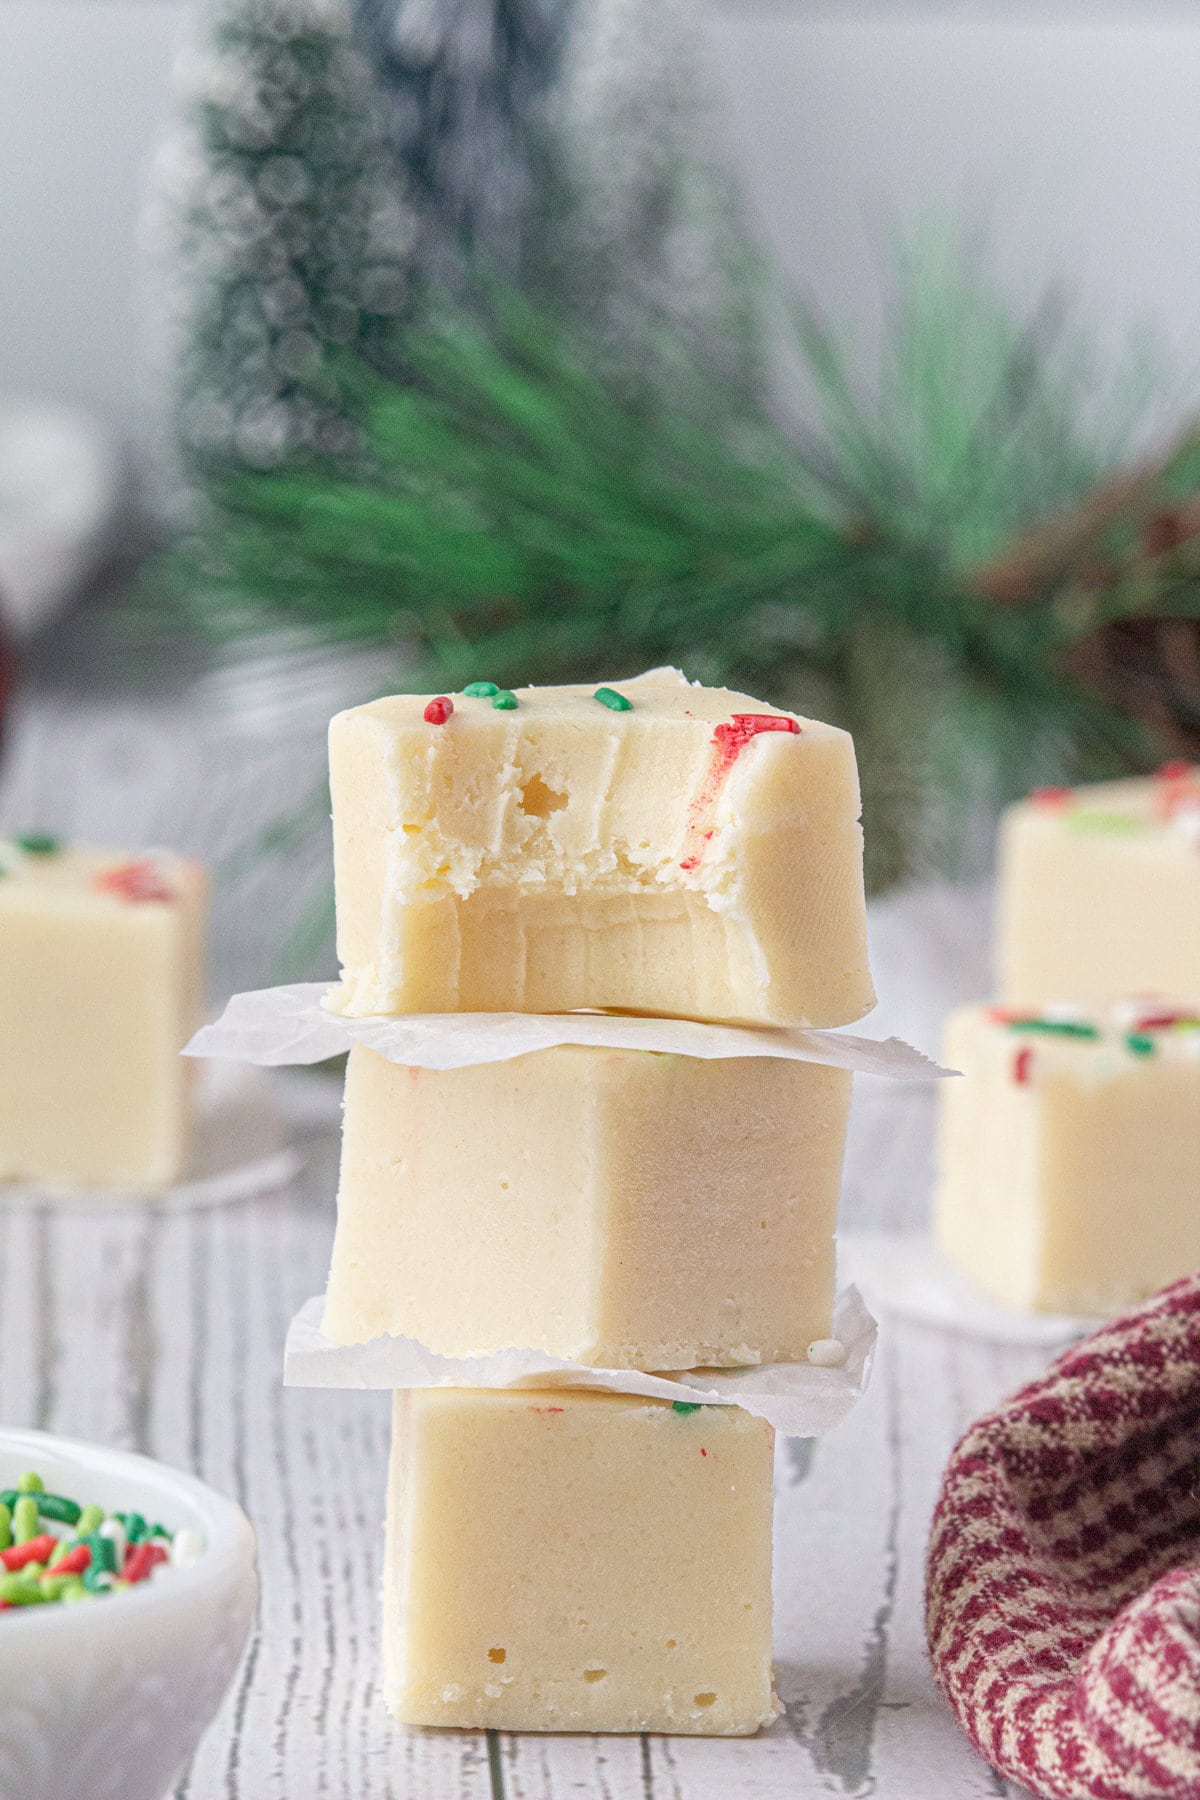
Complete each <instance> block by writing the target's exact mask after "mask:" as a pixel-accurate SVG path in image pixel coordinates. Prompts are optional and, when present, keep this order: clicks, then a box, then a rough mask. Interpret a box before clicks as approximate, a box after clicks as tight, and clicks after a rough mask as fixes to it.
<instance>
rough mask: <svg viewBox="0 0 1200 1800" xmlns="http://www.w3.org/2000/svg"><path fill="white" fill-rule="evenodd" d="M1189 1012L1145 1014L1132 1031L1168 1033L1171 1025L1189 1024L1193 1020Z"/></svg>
mask: <svg viewBox="0 0 1200 1800" xmlns="http://www.w3.org/2000/svg"><path fill="white" fill-rule="evenodd" d="M1195 1016H1196V1015H1195V1014H1194V1013H1190V1012H1156V1013H1146V1014H1144V1015H1143V1017H1142V1018H1140V1019H1139V1020H1138V1021H1137V1023H1136V1024H1135V1025H1134V1027H1133V1029H1134V1031H1168V1030H1169V1029H1170V1028H1171V1026H1172V1025H1180V1024H1183V1023H1188V1024H1190V1023H1191V1021H1192V1020H1193V1019H1194V1018H1195Z"/></svg>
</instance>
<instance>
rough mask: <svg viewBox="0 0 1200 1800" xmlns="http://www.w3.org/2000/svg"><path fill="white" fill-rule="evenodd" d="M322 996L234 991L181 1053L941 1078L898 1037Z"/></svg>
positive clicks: (274, 1059) (458, 1065)
mask: <svg viewBox="0 0 1200 1800" xmlns="http://www.w3.org/2000/svg"><path fill="white" fill-rule="evenodd" d="M329 991H330V988H329V984H328V983H326V982H319V981H315V982H314V981H307V982H298V983H295V984H294V985H292V986H290V987H276V988H260V989H258V990H257V991H256V992H253V993H249V994H235V995H234V996H233V998H232V1000H231V1001H230V1002H229V1004H228V1006H227V1007H226V1008H225V1011H224V1012H223V1013H222V1015H221V1017H220V1018H219V1019H218V1020H217V1021H216V1023H215V1024H213V1025H205V1026H204V1027H203V1029H202V1030H200V1031H198V1032H197V1033H196V1035H195V1037H194V1038H193V1039H192V1041H191V1043H190V1044H189V1045H188V1046H187V1049H186V1051H185V1055H188V1056H228V1057H233V1058H236V1059H237V1060H238V1061H240V1062H250V1063H263V1064H268V1065H278V1064H281V1063H312V1062H322V1061H324V1059H325V1058H326V1057H329V1056H340V1055H342V1054H343V1053H344V1052H345V1051H347V1050H349V1049H350V1048H351V1046H352V1045H354V1044H365V1045H366V1046H367V1048H368V1049H370V1050H376V1051H378V1052H379V1054H380V1055H381V1056H384V1057H386V1058H387V1060H388V1061H389V1062H394V1063H403V1064H406V1065H408V1066H410V1067H415V1068H421V1069H462V1068H466V1067H467V1066H468V1065H470V1064H472V1063H489V1062H507V1061H509V1060H510V1059H511V1058H512V1057H515V1056H528V1055H529V1053H530V1052H531V1051H533V1050H549V1049H551V1048H553V1047H554V1046H555V1045H556V1044H593V1045H600V1046H603V1047H605V1048H608V1049H614V1050H658V1051H666V1052H669V1053H673V1054H675V1055H679V1056H699V1057H709V1058H711V1057H720V1056H783V1057H790V1058H793V1059H794V1060H795V1061H797V1062H814V1063H831V1064H833V1065H834V1066H835V1067H836V1068H840V1069H854V1070H857V1071H858V1072H859V1073H861V1074H866V1075H888V1076H891V1077H892V1078H893V1079H895V1080H899V1081H928V1080H930V1079H932V1078H933V1077H935V1076H940V1075H945V1074H946V1073H948V1071H947V1070H945V1069H940V1068H939V1067H938V1065H937V1064H936V1063H934V1062H931V1061H930V1059H929V1058H928V1057H927V1056H923V1055H922V1054H921V1052H920V1051H919V1050H914V1049H912V1047H911V1046H910V1045H908V1044H905V1043H903V1042H902V1041H901V1039H899V1038H888V1039H886V1040H885V1041H884V1042H882V1043H877V1042H875V1041H874V1040H873V1039H871V1038H861V1037H854V1036H851V1035H850V1034H848V1033H846V1032H841V1031H782V1030H777V1029H773V1028H770V1027H755V1026H741V1025H703V1024H700V1023H699V1022H698V1021H696V1020H692V1019H643V1018H638V1017H634V1016H630V1015H627V1014H614V1013H583V1012H581V1013H410V1014H405V1015H402V1016H395V1017H392V1016H388V1017H382V1016H373V1017H368V1018H357V1019H352V1018H346V1017H344V1016H343V1015H342V1014H341V1013H333V1012H330V1011H329V1010H328V1009H327V1008H326V1007H325V1006H324V1005H323V1004H322V1002H323V1000H324V998H325V996H326V995H327V994H328V993H329Z"/></svg>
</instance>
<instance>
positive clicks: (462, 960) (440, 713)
mask: <svg viewBox="0 0 1200 1800" xmlns="http://www.w3.org/2000/svg"><path fill="white" fill-rule="evenodd" d="M490 687H491V684H490V683H486V682H485V683H474V684H472V688H473V689H479V688H485V689H488V688H490ZM329 761H330V781H331V787H332V794H333V835H334V863H335V872H336V881H337V923H338V954H339V957H340V960H341V963H342V985H341V988H340V990H339V992H338V994H337V995H336V996H335V998H334V1000H333V1004H334V1005H335V1007H337V1008H338V1009H339V1010H341V1011H343V1012H346V1013H356V1014H358V1013H394V1012H404V1013H408V1012H433V1013H438V1012H497V1011H499V1012H505V1011H523V1012H562V1011H570V1010H572V1009H575V1008H578V1007H592V1008H602V1009H614V1010H623V1011H633V1012H644V1013H652V1014H660V1015H669V1014H678V1015H683V1016H695V1017H699V1018H705V1019H714V1020H741V1021H748V1022H758V1023H764V1024H777V1025H816V1026H824V1025H841V1024H846V1023H848V1022H849V1021H850V1020H853V1019H858V1018H860V1017H861V1016H862V1014H863V1013H865V1012H866V1011H867V1010H868V1009H869V1008H870V1007H871V1006H872V1005H873V1004H874V992H873V989H872V987H871V977H870V972H869V969H868V966H867V946H866V928H865V909H864V904H863V881H862V831H861V827H860V825H859V822H858V820H859V810H860V802H859V791H858V775H857V769H856V766H855V760H854V745H853V743H852V741H851V739H850V737H849V736H848V735H847V733H846V732H844V731H839V730H837V729H835V728H834V727H832V726H829V725H822V724H819V723H818V722H817V721H815V720H812V719H800V718H795V717H793V716H792V715H791V714H790V713H784V712H780V711H779V710H778V709H777V708H774V707H768V706H764V705H763V704H762V703H761V702H760V701H757V700H752V699H751V698H750V697H749V696H748V695H746V694H736V693H730V692H729V691H728V690H726V689H724V688H704V687H698V686H691V685H690V684H689V683H688V682H687V681H685V679H684V677H683V676H682V675H681V674H680V673H679V672H678V670H674V669H662V670H655V671H653V672H651V673H650V674H647V675H641V676H638V677H637V678H636V679H635V680H631V681H623V682H618V683H616V684H615V685H614V687H611V688H608V687H601V688H598V689H597V688H595V687H593V686H590V685H588V686H581V687H547V688H520V689H518V690H517V692H516V693H515V694H505V693H494V692H493V693H490V694H489V693H480V692H476V691H472V690H471V689H469V690H467V691H466V692H464V693H462V694H455V695H450V696H442V697H436V696H435V697H434V698H432V699H430V697H428V696H424V695H412V694H407V695H396V696H393V697H392V698H390V699H385V700H376V701H374V702H372V704H370V705H368V706H360V707H355V708H354V709H353V710H351V711H349V712H344V713H340V714H338V716H337V717H336V718H335V719H334V720H333V721H332V723H331V725H330V732H329Z"/></svg>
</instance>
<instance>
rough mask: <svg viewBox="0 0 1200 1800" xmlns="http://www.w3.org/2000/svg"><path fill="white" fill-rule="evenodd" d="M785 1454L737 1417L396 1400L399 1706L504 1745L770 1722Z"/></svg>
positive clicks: (662, 1404)
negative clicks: (775, 1517)
mask: <svg viewBox="0 0 1200 1800" xmlns="http://www.w3.org/2000/svg"><path fill="white" fill-rule="evenodd" d="M773 1439H774V1433H773V1432H772V1430H771V1427H770V1426H769V1425H768V1424H766V1423H765V1421H763V1420H762V1419H757V1418H753V1417H751V1415H750V1414H749V1413H746V1412H742V1411H741V1410H740V1409H738V1408H735V1407H731V1406H729V1407H727V1406H703V1407H691V1406H682V1405H679V1404H678V1403H676V1404H675V1405H672V1403H671V1402H670V1401H666V1400H661V1401H659V1400H644V1399H640V1398H636V1397H634V1396H631V1395H620V1394H600V1393H585V1392H581V1391H579V1390H577V1389H576V1390H572V1389H569V1388H550V1389H544V1390H540V1391H539V1390H535V1389H529V1388H521V1389H508V1390H501V1389H480V1388H475V1389H472V1388H426V1389H418V1390H413V1391H411V1392H407V1393H398V1394H397V1395H396V1400H395V1418H394V1432H393V1449H392V1464H391V1476H390V1481H389V1494H388V1519H387V1544H386V1551H385V1559H384V1676H385V1696H386V1700H387V1704H388V1708H389V1710H390V1711H391V1712H392V1713H393V1714H394V1715H395V1716H396V1718H398V1719H401V1720H403V1721H404V1722H405V1723H407V1724H412V1725H457V1726H468V1727H473V1728H476V1729H478V1728H480V1727H496V1728H498V1729H500V1730H506V1731H595V1732H607V1731H663V1732H684V1733H693V1734H702V1735H711V1736H742V1735H745V1734H747V1733H750V1732H753V1731H756V1730H757V1729H758V1727H759V1726H760V1725H767V1724H770V1722H771V1721H772V1719H774V1718H775V1716H776V1714H777V1712H778V1711H779V1707H778V1704H777V1702H776V1700H775V1697H774V1692H773V1688H772V1680H771V1500H772V1448H773Z"/></svg>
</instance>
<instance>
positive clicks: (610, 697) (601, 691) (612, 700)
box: [592, 687, 633, 712]
mask: <svg viewBox="0 0 1200 1800" xmlns="http://www.w3.org/2000/svg"><path fill="white" fill-rule="evenodd" d="M592 699H593V700H598V701H599V702H600V704H601V706H607V708H608V710H609V712H632V711H633V701H632V700H627V699H626V698H625V696H624V694H618V692H617V690H616V688H606V687H599V688H597V689H596V691H595V693H594V694H593V695H592Z"/></svg>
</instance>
